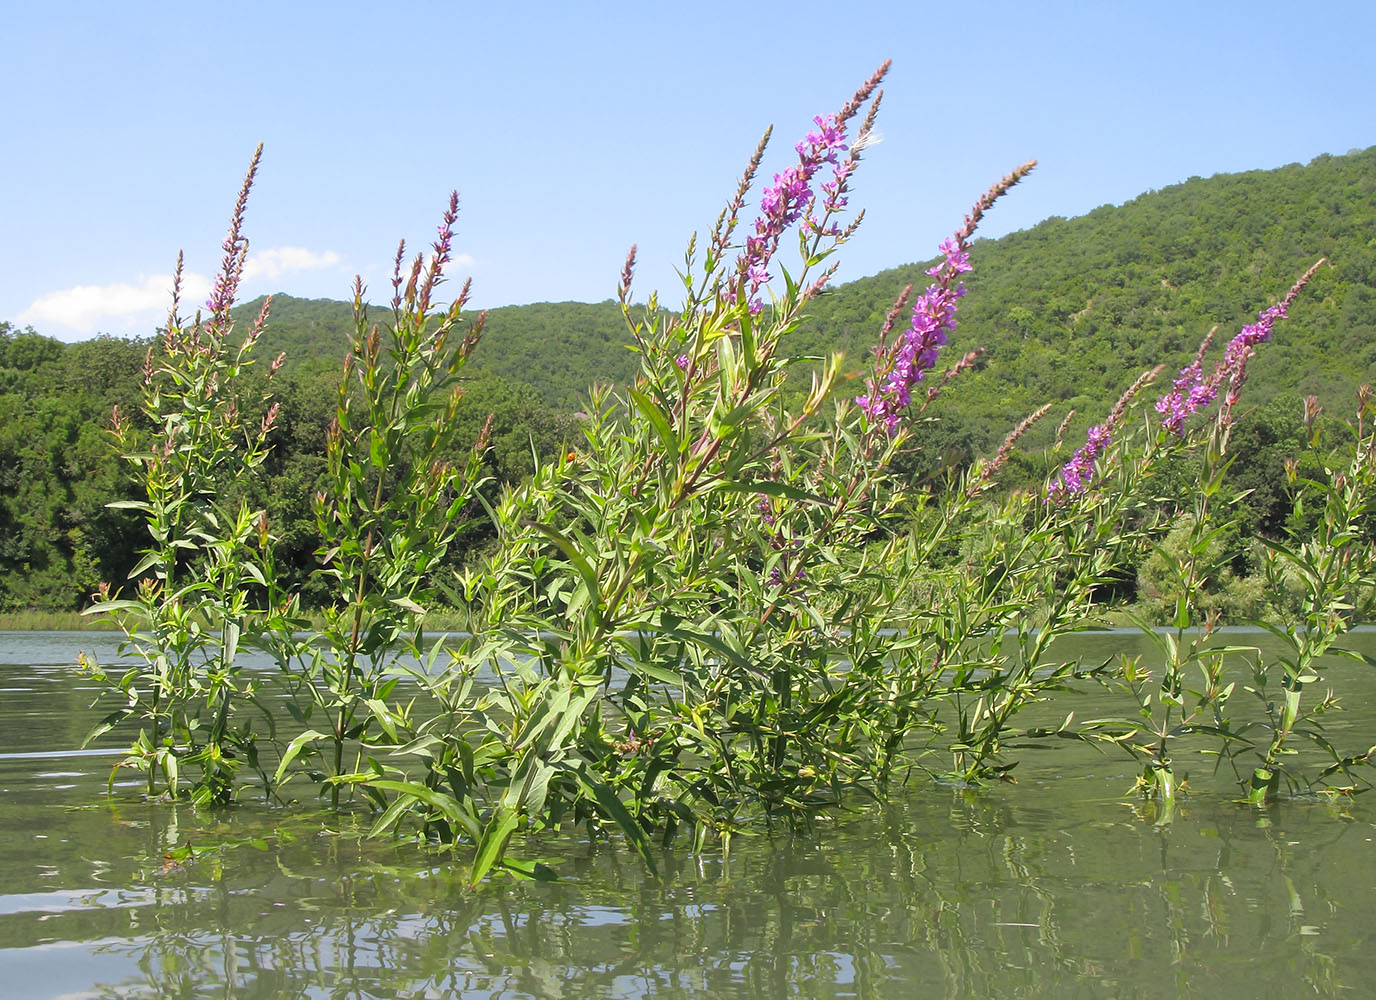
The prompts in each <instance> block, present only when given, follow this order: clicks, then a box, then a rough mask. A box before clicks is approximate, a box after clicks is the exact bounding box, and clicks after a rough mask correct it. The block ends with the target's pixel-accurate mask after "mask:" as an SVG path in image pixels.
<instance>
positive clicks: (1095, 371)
mask: <svg viewBox="0 0 1376 1000" xmlns="http://www.w3.org/2000/svg"><path fill="white" fill-rule="evenodd" d="M1027 183H1029V184H1035V183H1036V177H1035V175H1034V176H1033V177H1032V179H1031V180H1029V181H1028V182H1027ZM1009 197H1011V198H1016V197H1017V192H1016V191H1014V192H1013V193H1012V194H1011V195H1009ZM955 221H956V220H953V225H954V222H955ZM909 249H912V248H898V250H897V252H902V251H903V250H909ZM843 253H844V251H843ZM1319 257H1327V258H1328V261H1329V264H1330V267H1329V268H1328V269H1326V270H1324V271H1323V272H1321V273H1320V274H1319V276H1318V277H1317V278H1316V279H1315V281H1314V283H1313V285H1312V286H1311V288H1310V289H1309V290H1308V291H1307V292H1306V293H1305V297H1304V301H1303V302H1302V303H1301V305H1300V306H1299V307H1298V308H1297V310H1296V315H1295V318H1294V319H1293V320H1292V321H1291V322H1288V323H1286V324H1284V326H1283V327H1282V328H1281V330H1280V335H1279V337H1278V338H1277V342H1276V344H1275V345H1274V346H1271V347H1268V348H1267V349H1266V350H1265V351H1264V352H1262V353H1261V355H1260V356H1259V357H1258V359H1257V360H1256V362H1255V363H1254V365H1253V367H1252V368H1251V372H1252V379H1253V381H1254V382H1255V383H1257V384H1256V385H1255V386H1254V388H1253V389H1252V390H1250V391H1252V392H1256V393H1257V394H1258V395H1257V398H1258V399H1264V398H1269V397H1270V396H1271V395H1273V394H1275V393H1285V394H1293V393H1294V392H1296V391H1299V392H1302V393H1305V394H1308V393H1317V394H1318V395H1319V396H1320V397H1321V398H1326V399H1337V398H1340V397H1343V396H1346V395H1348V392H1349V390H1350V389H1351V388H1353V387H1354V386H1355V384H1356V383H1357V382H1358V381H1359V380H1360V379H1362V378H1370V377H1372V375H1373V373H1376V146H1373V147H1372V148H1370V149H1367V150H1364V151H1360V152H1353V153H1349V154H1348V155H1346V156H1327V155H1325V156H1320V157H1318V158H1317V159H1315V160H1314V161H1313V162H1312V163H1310V164H1309V165H1308V166H1300V165H1299V164H1292V165H1290V166H1287V167H1282V168H1280V169H1278V170H1257V171H1251V172H1248V173H1241V174H1219V175H1216V176H1214V177H1210V178H1207V179H1202V178H1197V177H1196V178H1191V179H1190V180H1188V181H1186V182H1185V183H1183V184H1176V185H1173V186H1171V187H1168V188H1164V189H1162V190H1159V191H1151V192H1148V193H1146V194H1143V195H1141V196H1140V197H1138V198H1136V199H1135V200H1133V201H1131V202H1129V203H1128V204H1126V205H1122V206H1118V207H1113V206H1104V207H1102V208H1099V209H1096V210H1095V211H1093V212H1091V213H1089V214H1088V215H1085V216H1081V217H1079V218H1075V219H1063V218H1051V219H1048V220H1046V221H1045V222H1042V223H1040V224H1039V225H1037V226H1034V227H1033V228H1031V229H1027V230H1022V231H1020V232H1016V233H1012V234H1010V235H1008V236H1004V237H1002V238H1000V239H997V240H980V241H978V242H977V243H976V247H975V250H974V253H973V254H972V260H973V263H974V265H975V270H974V272H973V273H972V274H970V275H969V276H968V277H967V280H966V284H967V285H968V287H969V289H970V294H969V295H968V296H967V297H966V298H965V299H964V300H963V302H962V303H961V312H960V333H959V336H958V337H957V339H956V340H955V341H953V343H952V345H951V348H950V351H951V354H952V360H953V359H954V357H956V356H959V354H961V353H963V352H964V351H965V350H968V349H970V348H972V347H976V346H980V347H984V348H986V354H985V356H984V358H983V359H982V361H981V364H980V365H979V367H978V369H977V371H976V373H975V374H974V375H973V376H967V377H965V378H964V379H963V380H962V384H961V385H960V386H959V387H958V388H956V389H953V390H952V401H953V402H954V401H955V400H957V399H958V400H959V401H960V403H961V409H962V410H964V411H968V413H967V415H968V416H969V418H970V419H971V422H972V424H975V425H984V426H987V428H988V432H989V433H990V434H998V435H1001V434H1002V433H1003V428H1004V427H1005V426H1006V423H1007V421H1008V420H1009V419H1010V418H1011V419H1013V420H1016V419H1017V418H1018V417H1020V416H1021V415H1022V414H1023V413H1025V412H1026V411H1028V410H1030V409H1034V408H1035V407H1036V406H1039V405H1040V404H1041V403H1042V402H1045V401H1047V400H1065V401H1070V402H1072V404H1073V405H1074V406H1076V408H1077V409H1079V410H1081V411H1082V412H1085V413H1089V412H1091V411H1093V410H1094V409H1095V407H1096V405H1102V404H1103V403H1105V402H1111V401H1112V399H1114V398H1115V397H1116V396H1117V394H1118V391H1119V390H1120V389H1121V387H1122V386H1123V385H1124V384H1125V383H1126V382H1128V381H1131V379H1132V378H1133V377H1135V376H1136V374H1137V373H1138V372H1140V371H1141V370H1142V369H1143V368H1146V367H1150V366H1152V365H1154V364H1157V363H1160V362H1165V363H1166V364H1168V365H1170V366H1172V367H1179V366H1180V365H1182V364H1184V363H1185V362H1186V361H1188V359H1189V357H1190V356H1191V355H1192V354H1193V352H1194V350H1195V348H1196V347H1197V346H1198V343H1199V341H1200V339H1201V338H1202V337H1203V335H1204V334H1205V333H1206V332H1207V331H1208V330H1209V328H1210V327H1211V326H1213V325H1214V324H1216V323H1217V324H1220V330H1219V337H1220V338H1226V337H1229V336H1231V335H1232V333H1234V332H1236V330H1237V329H1238V328H1239V327H1240V326H1241V325H1242V324H1243V323H1244V322H1247V321H1250V320H1251V319H1253V318H1254V317H1255V314H1256V312H1257V311H1258V310H1259V309H1261V308H1263V307H1264V306H1266V305H1267V304H1269V303H1270V302H1272V301H1274V300H1275V299H1276V298H1278V297H1279V296H1281V295H1282V294H1284V292H1285V290H1286V289H1287V288H1288V287H1289V286H1290V284H1291V282H1292V281H1293V280H1294V279H1295V278H1296V277H1297V276H1298V275H1299V274H1300V273H1302V272H1303V271H1304V270H1305V268H1307V267H1308V266H1309V265H1310V264H1311V263H1313V262H1314V261H1315V260H1317V259H1318V258H1319ZM927 263H928V262H916V263H912V264H908V265H905V266H902V267H897V268H893V269H890V270H887V271H884V272H881V273H880V274H877V275H874V276H872V277H867V278H861V279H859V280H856V281H852V282H849V283H847V284H844V285H841V286H838V287H837V288H835V289H833V290H831V291H830V292H828V293H827V294H826V295H824V296H822V297H821V298H820V299H819V300H817V301H816V302H815V304H814V305H813V307H812V309H811V319H810V321H809V322H807V323H806V324H804V326H803V327H802V328H800V329H799V330H798V331H797V333H796V334H794V336H793V340H792V344H793V347H794V350H795V351H796V352H797V353H798V354H802V355H820V354H822V353H825V352H826V351H828V350H843V351H845V352H846V354H847V356H848V357H849V358H850V359H851V360H852V362H853V367H854V368H856V369H859V368H860V367H862V366H863V364H864V362H865V360H866V358H867V351H868V348H869V346H870V345H871V344H872V342H873V340H874V337H875V334H876V332H877V331H878V328H879V325H880V324H881V323H882V322H883V318H884V315H885V314H886V313H887V311H888V309H889V306H890V305H891V303H892V301H893V298H894V296H895V295H896V294H897V293H898V291H899V290H901V289H902V287H903V286H904V285H905V284H907V283H909V282H912V283H913V284H915V285H916V286H917V287H919V288H921V287H922V286H923V285H924V284H925V283H926V281H927V280H928V279H927V278H926V276H925V275H924V274H923V269H924V268H925V267H926V266H927ZM260 304H261V300H255V301H254V302H251V303H247V304H245V305H244V306H242V307H240V309H241V311H242V313H243V315H244V318H245V320H247V319H249V318H251V316H252V315H255V314H256V313H257V310H258V307H259V305H260ZM668 304H672V303H668ZM371 318H372V319H376V320H385V319H386V309H385V308H376V307H374V308H373V310H372V314H371ZM351 326H352V316H351V311H350V307H349V306H348V304H347V303H343V302H333V301H330V300H305V299H294V298H291V297H289V296H277V297H276V298H275V300H274V304H273V319H272V324H271V327H270V330H269V333H268V334H267V337H266V341H265V349H266V351H268V352H270V353H276V351H278V350H285V351H287V353H288V357H289V359H291V360H293V362H296V361H308V360H310V359H313V358H322V357H323V358H329V359H330V360H331V361H332V362H333V361H336V360H337V359H338V357H339V355H340V353H341V352H342V350H343V344H344V338H345V335H346V332H347V331H348V330H349V329H350V328H351ZM629 344H630V338H629V337H628V336H627V334H626V331H625V329H624V325H623V323H622V320H621V315H620V311H619V308H618V307H617V306H616V304H615V303H613V302H611V301H607V302H602V303H597V304H586V303H579V302H559V303H550V302H541V303H536V304H533V305H525V306H507V307H503V308H500V309H494V310H492V311H491V312H490V314H489V318H488V327H487V336H486V337H485V338H484V342H483V344H482V346H481V347H480V349H479V351H478V353H477V354H476V355H475V356H474V362H475V364H476V367H477V368H479V369H481V370H483V371H486V372H490V373H492V374H495V375H500V376H501V377H503V378H505V379H508V380H511V381H515V382H521V383H525V384H527V385H529V386H531V387H532V388H534V389H536V390H538V392H539V394H540V397H541V398H542V399H543V400H544V401H546V402H547V403H549V404H551V405H554V406H557V407H562V408H566V409H576V408H577V407H578V405H579V401H580V400H581V399H582V397H583V395H584V393H585V392H586V390H587V387H588V385H589V384H591V383H592V382H593V381H596V380H608V381H612V382H622V381H625V380H627V379H628V378H629V377H630V376H631V374H632V373H633V371H634V370H635V364H636V362H635V357H634V355H633V354H632V353H631V352H630V350H629V349H628V348H629ZM1219 346H1221V344H1220V345H1219Z"/></svg>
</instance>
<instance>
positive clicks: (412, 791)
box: [363, 778, 483, 842]
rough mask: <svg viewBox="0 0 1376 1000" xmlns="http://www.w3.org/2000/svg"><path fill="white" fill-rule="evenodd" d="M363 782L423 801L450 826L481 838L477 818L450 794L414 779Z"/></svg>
mask: <svg viewBox="0 0 1376 1000" xmlns="http://www.w3.org/2000/svg"><path fill="white" fill-rule="evenodd" d="M363 784H365V785H367V786H369V787H370V788H380V789H382V790H383V791H388V792H396V793H397V794H398V795H404V796H406V797H407V798H410V799H415V800H416V801H418V802H424V803H425V804H426V805H428V806H430V807H431V808H433V809H436V810H438V811H439V812H440V814H441V815H443V816H444V818H445V819H447V820H448V821H449V823H450V825H451V826H457V827H461V828H462V829H463V831H464V833H466V834H468V835H469V836H470V837H472V838H473V840H474V841H475V842H476V841H478V840H480V839H481V838H482V835H483V831H482V828H481V827H479V826H478V820H477V818H476V817H475V816H474V815H473V812H472V810H470V809H469V808H468V807H467V806H465V805H464V804H463V803H462V802H460V801H459V800H458V799H456V798H454V796H452V795H448V794H446V793H444V792H439V791H436V790H435V789H433V788H426V787H425V786H424V785H421V784H418V783H417V782H414V781H394V780H393V779H391V778H370V779H368V780H367V781H364V782H363ZM389 808H390V807H389Z"/></svg>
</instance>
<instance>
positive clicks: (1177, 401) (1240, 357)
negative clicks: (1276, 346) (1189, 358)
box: [1156, 258, 1323, 435]
mask: <svg viewBox="0 0 1376 1000" xmlns="http://www.w3.org/2000/svg"><path fill="white" fill-rule="evenodd" d="M1322 263H1323V259H1322V258H1321V259H1320V260H1319V261H1318V262H1317V263H1315V264H1314V266H1313V267H1311V268H1310V269H1309V270H1308V271H1305V272H1304V274H1303V275H1301V276H1300V279H1299V280H1298V281H1296V282H1295V284H1294V285H1292V286H1291V288H1290V291H1289V292H1287V293H1286V295H1285V298H1283V299H1281V300H1280V301H1279V302H1277V303H1276V304H1275V305H1272V306H1269V307H1268V308H1266V309H1263V310H1262V311H1261V312H1260V313H1258V314H1257V321H1256V322H1255V323H1248V324H1247V325H1246V326H1244V327H1243V328H1242V329H1241V330H1240V331H1239V332H1238V334H1237V336H1235V337H1234V338H1233V339H1232V340H1231V341H1229V342H1228V346H1227V347H1226V348H1225V349H1224V351H1223V360H1222V361H1219V362H1218V363H1217V364H1216V365H1214V368H1213V370H1212V371H1211V372H1210V373H1209V377H1208V378H1204V377H1203V367H1202V365H1203V360H1204V352H1205V350H1206V349H1207V348H1208V346H1209V339H1210V337H1212V336H1213V334H1212V333H1210V335H1209V337H1206V338H1205V339H1204V343H1202V344H1201V345H1200V346H1199V353H1198V354H1197V355H1196V356H1195V359H1194V362H1193V363H1192V364H1190V365H1187V366H1186V367H1184V368H1182V369H1181V370H1180V377H1179V378H1177V379H1176V380H1175V382H1174V383H1173V384H1172V386H1171V391H1170V392H1168V393H1166V394H1165V395H1163V396H1162V397H1161V398H1160V399H1158V400H1157V401H1156V412H1157V413H1159V414H1161V426H1163V427H1165V428H1166V430H1168V431H1170V432H1171V433H1172V434H1177V435H1179V434H1184V433H1185V421H1186V420H1188V419H1189V418H1190V417H1191V416H1193V415H1194V414H1196V413H1198V412H1199V411H1200V410H1202V409H1204V408H1205V407H1206V406H1208V405H1209V404H1210V403H1212V402H1213V401H1214V400H1215V399H1217V398H1218V392H1219V389H1221V388H1222V387H1223V385H1224V383H1227V384H1228V385H1229V386H1230V387H1231V388H1230V391H1229V399H1228V400H1227V403H1228V405H1230V406H1231V405H1232V403H1233V402H1234V401H1235V398H1236V394H1237V392H1238V390H1240V389H1241V387H1242V383H1243V382H1245V381H1246V379H1247V362H1248V361H1249V360H1250V359H1251V357H1252V355H1253V354H1255V353H1256V346H1257V345H1258V344H1261V343H1264V342H1265V341H1268V340H1270V339H1271V330H1272V327H1274V326H1275V323H1276V320H1278V319H1284V318H1285V316H1286V313H1287V311H1288V310H1289V308H1290V304H1291V303H1292V302H1294V301H1295V297H1296V296H1298V295H1299V293H1300V291H1301V290H1302V289H1303V288H1304V286H1305V285H1307V284H1308V283H1309V279H1310V278H1312V277H1313V276H1314V272H1316V271H1317V270H1318V269H1319V265H1320V264H1322Z"/></svg>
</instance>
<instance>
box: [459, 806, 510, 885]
mask: <svg viewBox="0 0 1376 1000" xmlns="http://www.w3.org/2000/svg"><path fill="white" fill-rule="evenodd" d="M519 822H520V816H519V815H518V814H516V813H515V812H513V811H511V810H510V809H507V808H506V807H505V806H501V807H498V809H497V812H496V813H495V814H494V815H493V817H492V819H490V820H489V821H488V823H487V828H486V829H485V830H483V833H482V836H481V837H480V838H479V839H478V850H477V852H476V853H475V854H474V855H473V870H472V871H471V872H470V873H469V876H468V884H469V885H470V886H476V885H477V884H478V883H479V882H481V881H482V880H483V876H484V875H486V874H487V873H488V872H489V871H490V870H491V869H492V866H493V865H494V864H497V863H498V862H499V861H501V859H502V855H503V854H505V853H506V845H507V842H508V841H509V840H511V835H512V834H513V833H515V832H516V825H517V824H518V823H519Z"/></svg>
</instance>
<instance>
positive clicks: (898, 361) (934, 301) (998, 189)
mask: <svg viewBox="0 0 1376 1000" xmlns="http://www.w3.org/2000/svg"><path fill="white" fill-rule="evenodd" d="M1036 165H1037V161H1036V160H1031V161H1029V162H1027V163H1024V164H1023V165H1022V166H1020V167H1018V169H1016V170H1014V171H1013V172H1012V173H1010V174H1008V175H1006V176H1005V177H1004V178H1003V179H1002V180H1000V181H999V182H998V183H997V184H995V185H994V186H993V187H992V188H990V189H989V190H988V191H987V192H985V194H984V195H983V197H981V198H980V200H979V201H977V202H976V203H975V206H974V208H973V209H972V210H971V211H970V214H969V215H967V216H966V217H965V224H964V225H963V226H962V227H961V228H960V230H959V231H958V232H957V233H956V234H955V235H954V236H952V237H951V238H950V239H948V240H946V241H945V242H944V243H942V244H941V246H940V248H939V249H940V250H941V253H942V257H943V259H942V260H941V261H940V262H939V263H937V264H935V265H933V266H932V267H930V268H928V269H927V274H929V275H931V276H932V277H933V278H935V279H936V280H935V281H934V282H932V283H931V284H930V285H928V286H927V288H926V290H925V291H923V292H922V294H921V295H919V296H918V297H917V301H915V302H914V303H913V308H912V319H911V321H910V322H909V324H908V329H907V330H906V331H904V333H903V336H902V337H901V338H900V339H899V340H898V341H897V342H896V343H894V344H893V345H887V344H886V343H885V339H884V337H885V336H886V335H887V333H888V331H889V330H890V329H891V328H892V326H891V320H890V321H886V322H885V325H884V334H882V335H881V339H880V343H879V345H878V346H877V347H876V348H875V352H874V353H875V369H874V374H873V375H872V376H871V377H870V378H869V379H868V380H867V381H866V387H867V390H868V391H867V392H866V393H865V394H864V395H861V396H857V397H856V399H855V402H856V405H857V406H859V407H860V409H861V410H863V411H864V413H865V414H866V415H867V416H868V417H869V419H870V422H871V424H872V425H873V426H878V425H880V424H883V426H884V429H885V430H886V431H887V432H888V434H889V436H890V437H892V436H893V435H895V434H897V433H898V428H899V424H900V421H901V419H902V414H903V411H904V410H906V409H907V408H908V406H909V405H910V404H911V403H912V398H913V396H912V394H913V387H914V386H916V385H917V384H918V383H920V382H922V381H923V380H924V379H925V378H926V377H927V372H929V371H931V370H932V367H933V366H934V365H935V364H936V361H937V356H938V354H939V353H940V351H941V348H942V347H943V346H945V344H946V342H947V340H948V339H949V338H950V335H951V334H952V333H954V332H955V328H956V304H957V303H958V302H959V301H960V299H961V297H962V296H963V295H964V294H965V286H964V285H963V284H961V283H960V281H959V278H960V276H961V275H962V274H965V273H967V272H968V271H969V270H970V246H969V240H970V237H971V236H972V235H974V231H975V227H976V226H978V225H979V220H980V219H981V218H982V217H983V216H984V213H985V212H986V211H988V210H989V207H990V206H991V205H993V204H994V202H995V201H997V200H998V199H999V198H1000V197H1002V196H1003V194H1004V193H1005V192H1007V191H1008V189H1009V188H1011V187H1012V186H1013V185H1014V184H1016V183H1018V181H1020V180H1022V179H1023V178H1024V177H1026V176H1027V175H1028V174H1029V173H1031V172H1032V169H1033V168H1034V167H1035V166H1036ZM909 292H910V289H904V291H903V294H902V295H901V296H900V299H899V301H900V303H901V302H902V301H903V300H904V299H905V298H906V297H907V295H908V294H909ZM901 308H902V306H901V305H900V304H895V307H894V310H893V312H892V313H890V317H893V316H894V314H896V313H897V311H898V310H899V309H901Z"/></svg>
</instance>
